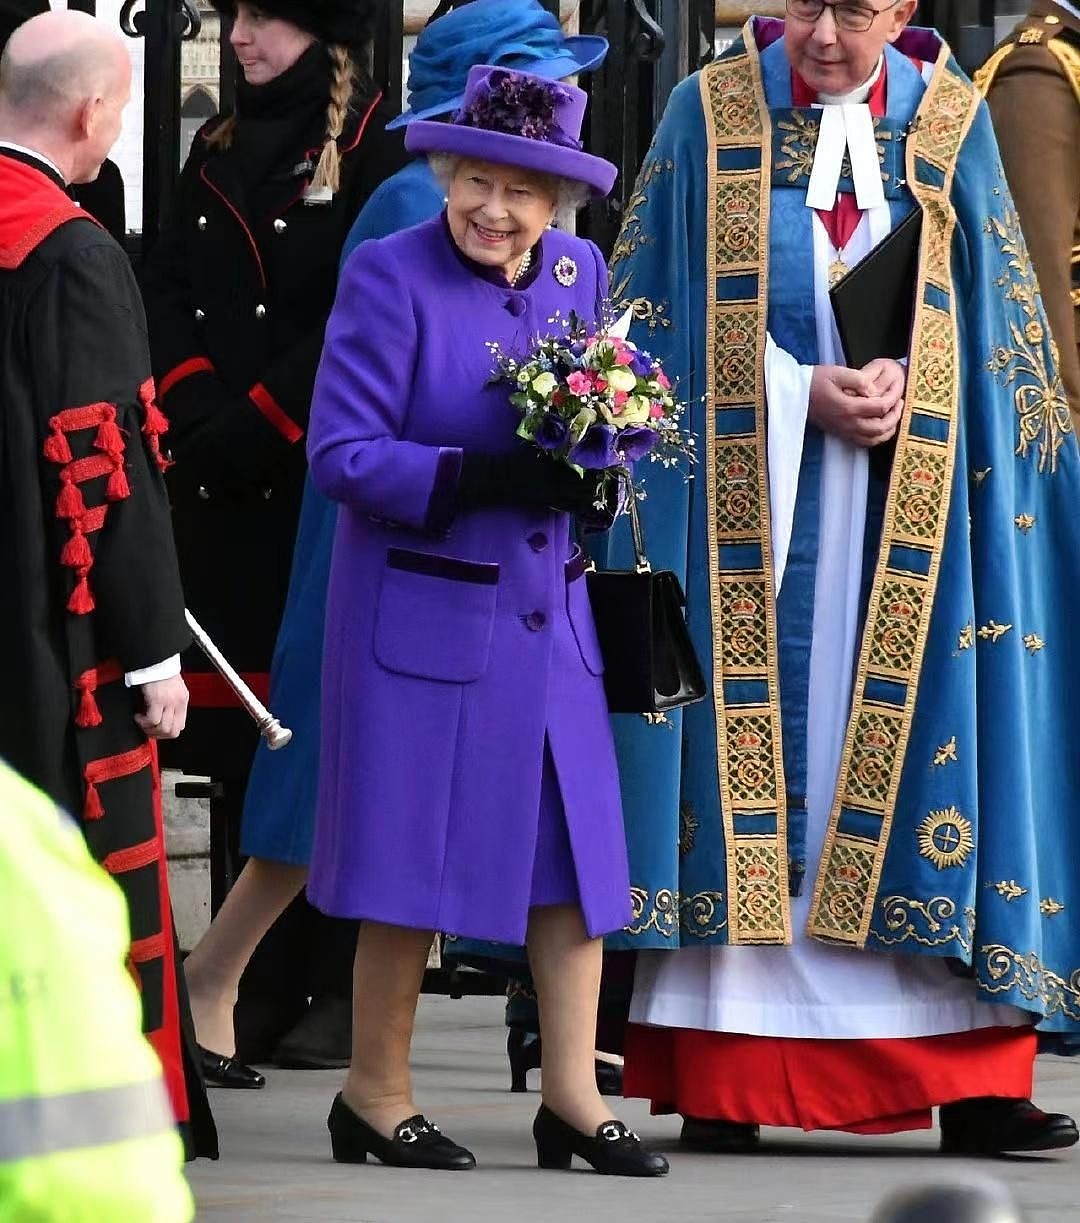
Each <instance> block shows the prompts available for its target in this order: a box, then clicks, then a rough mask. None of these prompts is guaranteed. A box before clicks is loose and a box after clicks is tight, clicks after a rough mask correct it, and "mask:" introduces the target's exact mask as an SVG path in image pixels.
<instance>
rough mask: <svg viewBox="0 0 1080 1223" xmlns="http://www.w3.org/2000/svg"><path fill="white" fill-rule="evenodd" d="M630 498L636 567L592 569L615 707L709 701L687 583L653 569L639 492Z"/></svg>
mask: <svg viewBox="0 0 1080 1223" xmlns="http://www.w3.org/2000/svg"><path fill="white" fill-rule="evenodd" d="M628 501H629V512H630V532H631V535H632V537H633V541H634V558H635V560H636V562H637V564H636V567H635V568H634V569H631V570H617V569H596V568H590V569H589V570H588V572H587V574H586V580H587V582H588V588H589V602H590V603H591V604H592V612H593V619H594V620H595V621H596V635H597V637H598V638H599V641H600V653H601V655H602V656H603V659H604V691H605V693H606V695H607V703H608V709H609V710H610V711H611V712H612V713H642V714H662V713H667V712H669V711H670V710H672V709H679V708H681V707H682V706H683V705H692V704H694V703H695V702H696V701H701V700H704V698H705V676H704V674H703V673H702V670H701V663H700V662H699V661H698V657H697V654H696V653H695V652H694V644H693V642H692V641H691V640H690V632H689V630H688V629H687V627H686V617H685V615H684V614H683V608H684V607H685V606H686V596H685V595H684V594H683V588H682V585H681V584H680V582H679V579H678V578H677V577H676V575H675V574H674V573H672V572H671V570H670V569H666V570H662V571H661V572H659V573H654V572H653V568H652V566H651V565H650V564H649V559H648V557H647V556H646V554H645V540H644V536H643V534H642V530H641V515H640V514H639V512H638V504H637V497H636V496H635V495H634V491H633V489H632V488H630V489H629V496H628Z"/></svg>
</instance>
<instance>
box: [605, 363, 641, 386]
mask: <svg viewBox="0 0 1080 1223" xmlns="http://www.w3.org/2000/svg"><path fill="white" fill-rule="evenodd" d="M604 377H605V378H606V379H607V384H608V386H609V387H611V389H612V390H613V391H626V392H630V391H632V390H633V389H634V388H635V387H636V386H637V374H635V373H634V371H633V370H632V369H628V368H627V367H626V366H625V365H616V366H615V368H614V369H610V370H608V371H607V373H606V374H604Z"/></svg>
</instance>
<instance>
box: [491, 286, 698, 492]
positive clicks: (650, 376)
mask: <svg viewBox="0 0 1080 1223" xmlns="http://www.w3.org/2000/svg"><path fill="white" fill-rule="evenodd" d="M631 317H632V314H631V311H630V310H627V311H626V313H625V314H624V315H623V316H622V317H621V318H620V319H619V320H618V321H617V322H615V323H610V324H607V323H606V322H605V324H604V325H601V327H600V328H599V329H590V328H589V327H588V326H587V325H586V324H585V322H584V321H583V320H582V319H581V318H579V317H578V316H577V315H575V314H571V315H570V317H569V319H568V320H566V321H564V322H563V334H562V335H556V336H543V337H540V338H538V339H537V340H536V341H535V342H534V345H533V347H532V350H531V351H530V352H529V353H528V354H527V355H526V356H525V357H523V358H518V357H513V356H510V355H509V354H507V353H504V352H503V351H502V350H501V349H500V348H499V346H498V345H497V344H493V345H491V349H492V352H493V355H494V357H495V373H494V375H493V381H495V382H505V383H507V384H509V385H510V386H511V387H512V388H513V389H512V391H511V394H510V403H511V405H512V406H513V407H514V408H516V409H517V411H518V412H520V413H521V423H520V424H519V425H518V429H517V433H518V436H519V437H521V438H524V439H525V440H526V441H528V442H531V443H532V444H533V445H534V446H536V447H538V448H539V449H540V450H542V451H544V452H546V453H547V454H548V455H550V456H551V457H552V458H553V459H557V460H561V461H563V462H565V463H567V464H569V465H570V466H571V467H573V468H574V469H576V470H577V471H578V472H579V473H583V472H584V471H586V470H590V471H595V472H598V473H601V475H602V477H603V478H602V479H601V480H600V482H599V496H598V503H600V502H602V500H603V498H604V495H605V493H606V491H607V487H608V484H609V483H610V482H616V481H618V479H619V478H620V475H621V474H622V473H625V471H626V470H627V468H628V467H629V466H630V465H631V464H633V463H636V462H638V461H639V460H640V459H643V458H646V457H648V458H649V459H650V460H652V461H654V462H660V463H663V464H664V466H666V467H670V466H674V465H675V464H677V463H678V462H679V460H680V459H683V458H685V459H687V460H688V461H690V462H693V461H694V457H695V455H694V439H693V438H692V437H690V436H688V435H686V434H685V433H684V431H683V429H682V428H681V426H680V423H679V422H680V419H681V417H682V413H683V409H684V405H681V404H679V403H678V402H677V401H676V399H675V394H674V388H673V387H672V384H671V382H670V381H669V379H668V377H667V375H666V374H665V373H664V371H663V369H662V368H661V366H660V363H659V362H658V361H657V360H655V359H654V358H653V357H652V356H650V354H649V353H647V352H644V351H642V350H641V349H639V348H638V347H637V346H636V345H635V344H633V343H631V342H630V341H629V340H628V339H627V338H626V336H627V332H628V331H629V328H630V321H631Z"/></svg>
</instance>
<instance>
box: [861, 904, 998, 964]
mask: <svg viewBox="0 0 1080 1223" xmlns="http://www.w3.org/2000/svg"><path fill="white" fill-rule="evenodd" d="M881 911H882V913H883V914H884V917H885V925H886V926H887V927H888V928H889V930H891V931H892V932H893V935H894V936H895V937H889V936H887V935H884V934H880V933H878V931H876V930H875V931H873V935H874V937H875V938H876V939H877V940H878V941H879V942H882V943H885V944H886V946H889V947H895V946H897V945H898V944H900V943H908V942H914V943H919V944H920V945H921V946H923V947H943V946H945V944H946V943H952V942H956V943H959V944H960V946H961V947H962V948H963V949H964V950H965V951H970V950H971V943H972V939H973V937H974V934H975V910H974V909H970V908H967V909H964V912H963V925H962V926H961V925H960V923H959V922H956V921H954V918H955V917H956V901H954V900H950V899H949V897H948V896H935V897H934V898H933V899H932V900H925V901H923V900H912V899H910V898H909V897H907V896H886V897H884V898H883V899H882V901H881Z"/></svg>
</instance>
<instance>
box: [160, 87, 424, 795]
mask: <svg viewBox="0 0 1080 1223" xmlns="http://www.w3.org/2000/svg"><path fill="white" fill-rule="evenodd" d="M390 114H391V112H390V111H389V110H388V109H387V108H386V107H385V106H384V105H382V103H381V102H380V100H379V98H378V97H377V96H368V97H366V98H363V97H359V98H357V99H356V100H355V102H354V105H353V108H352V110H351V112H350V116H349V120H348V122H347V123H346V126H345V130H344V132H343V134H342V136H341V138H340V139H339V142H338V143H339V148H340V149H341V151H342V180H341V187H340V189H339V191H338V192H337V193H336V194H335V195H334V196H333V198H332V199H327V200H320V199H317V198H311V192H310V191H308V190H307V189H308V187H309V183H310V181H311V177H312V174H313V171H314V166H315V163H316V161H317V159H318V155H319V150H320V148H321V132H320V131H319V130H312V131H311V132H310V133H309V137H310V147H306V143H307V142H305V143H302V144H300V145H299V146H298V147H297V149H296V154H295V158H292V157H289V158H287V159H286V163H285V164H286V165H287V166H289V167H292V168H291V169H287V170H286V172H285V173H284V174H282V173H280V172H279V173H278V174H277V175H275V176H272V177H271V178H270V179H269V180H268V181H265V182H262V183H260V185H259V186H258V189H257V190H256V191H254V192H249V191H248V190H246V189H245V183H244V180H243V177H242V174H241V167H240V166H238V164H237V158H236V157H235V156H233V154H232V152H231V151H222V150H218V149H216V148H213V147H211V146H210V145H209V144H208V137H209V136H210V135H211V133H212V132H213V130H214V129H215V127H216V125H217V123H218V122H220V120H211V122H210V123H209V124H207V126H206V127H205V128H203V130H202V131H201V132H200V133H199V134H198V135H197V136H196V138H195V142H194V145H193V147H192V151H191V155H190V157H189V158H188V161H187V164H186V165H185V167H184V170H183V173H182V175H181V180H180V184H179V188H178V194H177V199H176V204H175V207H174V210H173V214H172V216H171V217H170V220H169V223H168V224H167V226H166V227H165V229H164V230H163V232H162V235H161V238H160V239H159V241H158V243H157V245H156V246H155V248H154V250H153V251H152V252H151V255H150V258H149V260H148V262H147V265H146V269H145V273H144V285H143V289H144V296H145V300H146V307H147V316H148V319H149V324H150V341H151V351H152V356H153V365H154V374H155V377H156V379H157V384H158V395H159V400H160V402H161V405H162V408H163V410H164V411H165V413H166V415H167V416H168V418H169V420H170V424H171V430H170V433H169V435H168V437H169V446H170V451H171V457H172V459H173V460H174V466H173V467H172V469H171V470H170V472H169V474H168V477H167V480H168V487H169V493H170V499H171V501H172V506H173V520H174V526H175V531H176V538H177V546H178V551H179V554H180V567H181V577H182V580H183V583H184V590H185V595H186V598H187V602H188V606H189V607H190V608H191V610H192V611H193V612H194V614H195V615H196V617H197V618H198V619H199V620H200V621H201V622H202V624H203V626H204V627H205V628H206V629H207V631H208V632H209V633H210V635H211V636H212V637H213V638H214V640H215V641H216V642H217V644H218V645H219V646H220V647H221V649H222V651H223V652H224V653H225V654H226V656H227V657H228V658H229V660H230V661H231V662H232V663H233V665H234V667H236V669H237V670H239V671H241V672H242V673H245V674H246V676H247V677H248V678H249V680H250V682H251V684H252V687H254V688H255V689H256V690H257V691H258V690H260V689H265V687H266V676H267V673H268V672H269V669H270V658H271V654H272V652H273V648H274V640H275V637H276V634H277V629H278V625H279V623H280V619H281V614H282V610H283V608H284V603H285V595H286V591H287V588H288V581H289V573H290V567H291V562H292V549H293V541H294V538H295V534H296V526H297V520H298V518H299V512H300V501H301V497H302V493H303V485H304V476H305V472H306V461H305V454H304V434H305V432H306V429H307V420H308V413H309V410H310V402H311V392H312V388H313V385H314V381H315V373H316V369H317V367H318V361H319V355H320V352H321V350H322V341H323V331H324V328H325V325H326V320H327V317H328V315H329V312H330V307H331V306H332V304H333V299H334V291H335V287H336V283H337V271H338V262H339V259H340V255H341V249H342V246H343V244H344V241H345V238H346V236H347V234H348V230H349V228H350V226H351V224H352V222H353V220H354V219H355V218H356V214H357V213H358V212H359V210H360V208H361V206H362V205H363V203H364V201H365V200H366V199H367V197H368V196H369V195H370V194H371V192H372V191H373V190H374V189H375V187H376V186H378V184H379V183H380V182H381V181H382V180H383V179H384V178H386V177H388V176H389V175H390V174H392V173H393V172H394V171H395V170H397V169H398V168H399V167H400V166H401V165H402V164H404V162H405V160H406V159H405V154H404V148H403V144H402V141H401V138H400V136H399V135H395V134H393V133H387V132H386V131H385V124H386V123H387V121H388V119H389V117H390ZM305 192H307V194H305ZM184 669H185V674H186V675H188V676H189V686H190V687H191V689H192V714H191V716H190V718H189V729H188V731H187V732H186V733H185V735H184V738H183V740H181V741H180V742H179V744H178V745H177V746H176V748H175V749H172V748H171V749H170V752H169V756H170V761H171V762H172V763H176V764H179V765H180V766H181V767H184V768H186V769H188V770H189V771H197V772H207V773H210V774H212V775H215V776H243V775H244V774H245V773H246V771H247V767H248V761H249V759H250V753H251V751H252V749H253V747H254V743H255V742H256V740H255V738H254V736H253V729H252V725H251V724H250V723H249V722H248V721H247V720H245V718H244V716H243V715H241V714H240V712H239V711H238V710H236V709H235V708H233V709H225V710H222V708H221V702H222V700H223V699H224V698H225V696H226V694H225V692H224V691H223V690H222V689H221V686H220V684H219V683H218V682H217V679H216V676H215V674H214V673H213V672H212V670H211V669H210V668H209V664H208V663H207V662H206V661H205V659H203V658H202V657H201V655H199V654H198V653H197V651H194V650H192V651H189V654H188V655H187V656H185V659H184ZM200 710H206V711H207V712H209V711H210V710H213V711H214V712H213V713H212V714H211V715H210V716H203V715H202V714H201V713H200Z"/></svg>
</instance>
